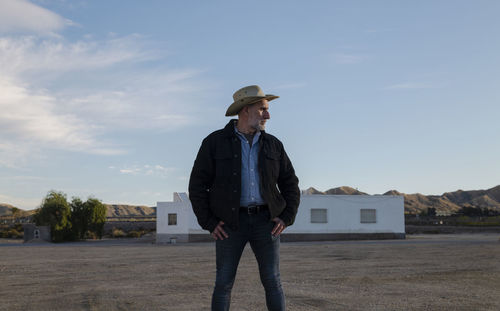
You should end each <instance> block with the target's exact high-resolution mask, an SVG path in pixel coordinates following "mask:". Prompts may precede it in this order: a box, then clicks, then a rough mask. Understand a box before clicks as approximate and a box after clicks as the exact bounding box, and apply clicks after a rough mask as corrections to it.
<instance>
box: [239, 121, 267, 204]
mask: <svg viewBox="0 0 500 311" xmlns="http://www.w3.org/2000/svg"><path fill="white" fill-rule="evenodd" d="M234 130H235V132H236V135H237V136H238V137H239V138H240V141H241V197H240V206H249V205H253V204H257V205H261V204H265V203H266V202H265V201H264V199H263V198H262V195H261V194H260V177H259V170H258V160H259V150H260V144H259V138H260V131H257V132H256V133H255V135H254V137H253V141H252V145H251V146H250V143H249V142H248V141H247V139H246V137H245V135H243V134H242V133H240V132H238V129H237V128H236V126H235V127H234Z"/></svg>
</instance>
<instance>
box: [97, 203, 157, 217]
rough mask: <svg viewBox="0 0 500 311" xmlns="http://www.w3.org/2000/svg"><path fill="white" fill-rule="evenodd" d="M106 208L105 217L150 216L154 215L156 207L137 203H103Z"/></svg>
mask: <svg viewBox="0 0 500 311" xmlns="http://www.w3.org/2000/svg"><path fill="white" fill-rule="evenodd" d="M105 205H106V208H107V212H106V217H134V216H150V217H156V207H149V206H143V205H141V206H137V205H117V204H105Z"/></svg>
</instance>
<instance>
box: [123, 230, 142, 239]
mask: <svg viewBox="0 0 500 311" xmlns="http://www.w3.org/2000/svg"><path fill="white" fill-rule="evenodd" d="M143 234H144V231H135V230H132V231H130V232H129V233H128V234H127V237H129V238H140V237H141V236H142V235H143Z"/></svg>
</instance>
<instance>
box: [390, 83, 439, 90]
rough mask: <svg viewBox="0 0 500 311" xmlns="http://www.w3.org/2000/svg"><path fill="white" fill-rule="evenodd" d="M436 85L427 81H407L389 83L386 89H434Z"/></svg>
mask: <svg viewBox="0 0 500 311" xmlns="http://www.w3.org/2000/svg"><path fill="white" fill-rule="evenodd" d="M435 87H436V86H434V85H431V84H427V83H421V82H405V83H397V84H393V85H389V86H387V87H385V88H384V89H386V90H416V89H432V88H435Z"/></svg>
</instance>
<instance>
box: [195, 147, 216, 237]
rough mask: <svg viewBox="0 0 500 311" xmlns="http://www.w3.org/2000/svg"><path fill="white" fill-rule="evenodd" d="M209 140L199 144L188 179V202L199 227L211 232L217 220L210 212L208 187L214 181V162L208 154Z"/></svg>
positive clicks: (209, 153)
mask: <svg viewBox="0 0 500 311" xmlns="http://www.w3.org/2000/svg"><path fill="white" fill-rule="evenodd" d="M209 143H210V142H209V138H208V137H207V138H205V139H204V140H203V142H202V144H201V147H200V150H199V151H198V155H197V156H196V160H195V161H194V165H193V170H192V171H191V177H190V178H189V200H190V201H191V205H192V206H193V211H194V214H195V215H196V218H197V219H198V223H199V224H200V226H201V227H202V228H203V229H205V230H208V231H210V232H213V231H214V229H215V228H216V227H217V224H218V223H219V220H218V219H217V218H216V217H215V215H214V214H213V213H212V211H211V210H210V204H209V200H210V197H209V196H210V192H209V191H210V190H209V189H210V187H211V185H212V182H213V179H214V169H215V168H214V161H213V158H212V155H211V152H210V145H209Z"/></svg>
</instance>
